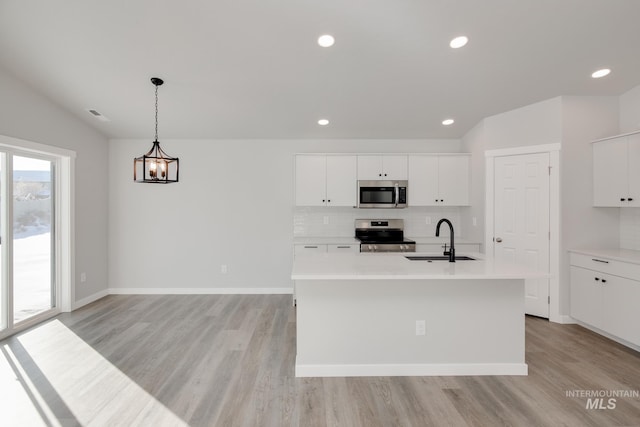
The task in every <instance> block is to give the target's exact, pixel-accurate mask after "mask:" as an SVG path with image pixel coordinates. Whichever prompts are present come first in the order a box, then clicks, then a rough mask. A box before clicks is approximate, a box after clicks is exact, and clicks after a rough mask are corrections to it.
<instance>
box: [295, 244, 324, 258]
mask: <svg viewBox="0 0 640 427" xmlns="http://www.w3.org/2000/svg"><path fill="white" fill-rule="evenodd" d="M319 252H327V245H294V250H293V255H294V256H295V257H300V256H305V255H311V254H317V253H319Z"/></svg>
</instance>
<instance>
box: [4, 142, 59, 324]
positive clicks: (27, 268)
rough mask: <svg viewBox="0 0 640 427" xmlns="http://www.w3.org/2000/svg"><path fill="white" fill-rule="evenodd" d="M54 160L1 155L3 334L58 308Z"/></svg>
mask: <svg viewBox="0 0 640 427" xmlns="http://www.w3.org/2000/svg"><path fill="white" fill-rule="evenodd" d="M55 164H56V163H55V159H53V158H47V157H46V156H40V155H38V156H36V155H32V154H28V153H23V152H19V151H13V150H6V151H3V152H1V153H0V189H1V202H2V203H1V209H0V230H1V233H0V257H1V259H2V262H1V263H0V265H1V267H0V269H1V271H0V277H1V278H2V293H1V295H2V304H0V316H1V321H0V326H1V327H2V330H0V333H1V332H4V333H2V334H0V335H6V334H7V333H10V332H11V331H12V330H14V329H15V328H17V327H20V326H21V325H25V324H30V323H33V322H34V321H37V320H39V319H41V318H42V317H46V316H50V315H53V314H55V313H57V312H58V303H57V284H56V277H57V276H56V272H55V265H56V263H55V253H56V251H55V247H56V246H55V242H56V239H55V231H56V230H55V223H56V222H55V212H56V203H55V200H56V197H55V196H56V194H55V193H56V192H55V189H56V185H55Z"/></svg>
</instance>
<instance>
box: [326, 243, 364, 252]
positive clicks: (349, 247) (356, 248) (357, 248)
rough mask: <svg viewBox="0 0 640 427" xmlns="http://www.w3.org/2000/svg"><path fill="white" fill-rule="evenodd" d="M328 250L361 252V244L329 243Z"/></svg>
mask: <svg viewBox="0 0 640 427" xmlns="http://www.w3.org/2000/svg"><path fill="white" fill-rule="evenodd" d="M327 252H341V253H350V252H360V245H358V244H354V245H327Z"/></svg>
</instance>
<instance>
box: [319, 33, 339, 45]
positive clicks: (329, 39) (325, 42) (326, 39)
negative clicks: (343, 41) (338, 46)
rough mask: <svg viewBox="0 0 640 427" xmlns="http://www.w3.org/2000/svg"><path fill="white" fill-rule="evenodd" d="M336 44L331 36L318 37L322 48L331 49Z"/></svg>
mask: <svg viewBox="0 0 640 427" xmlns="http://www.w3.org/2000/svg"><path fill="white" fill-rule="evenodd" d="M335 42H336V39H334V38H333V36H331V35H329V34H325V35H322V36H320V37H318V44H319V45H320V46H322V47H330V46H333V44H334V43H335Z"/></svg>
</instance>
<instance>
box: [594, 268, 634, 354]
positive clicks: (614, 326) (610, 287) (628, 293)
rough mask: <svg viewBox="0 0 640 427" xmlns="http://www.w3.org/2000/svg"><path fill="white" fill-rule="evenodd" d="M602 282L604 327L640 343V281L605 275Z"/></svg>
mask: <svg viewBox="0 0 640 427" xmlns="http://www.w3.org/2000/svg"><path fill="white" fill-rule="evenodd" d="M605 277H606V282H605V283H602V285H601V286H602V322H603V324H602V329H603V330H604V331H606V332H608V333H610V334H612V335H615V336H617V337H620V338H622V339H623V340H627V341H630V342H632V343H634V344H637V345H640V309H639V308H640V282H637V281H635V280H631V279H625V278H623V277H617V276H605Z"/></svg>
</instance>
